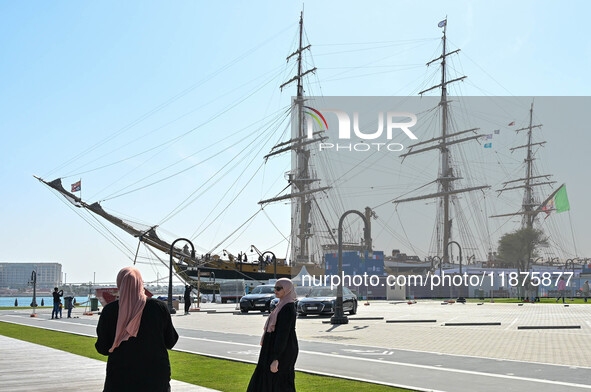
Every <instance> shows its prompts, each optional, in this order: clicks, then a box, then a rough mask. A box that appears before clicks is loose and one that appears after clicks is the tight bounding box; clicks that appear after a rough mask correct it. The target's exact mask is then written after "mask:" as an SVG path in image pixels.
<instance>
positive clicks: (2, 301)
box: [0, 296, 88, 307]
mask: <svg viewBox="0 0 591 392" xmlns="http://www.w3.org/2000/svg"><path fill="white" fill-rule="evenodd" d="M41 298H43V300H44V301H45V306H51V305H52V304H53V297H37V305H39V306H41ZM15 299H18V306H29V305H30V304H31V301H33V297H0V307H2V306H14V300H15ZM86 300H88V297H82V296H80V297H76V301H77V302H85V301H86ZM62 303H64V300H63V299H62Z"/></svg>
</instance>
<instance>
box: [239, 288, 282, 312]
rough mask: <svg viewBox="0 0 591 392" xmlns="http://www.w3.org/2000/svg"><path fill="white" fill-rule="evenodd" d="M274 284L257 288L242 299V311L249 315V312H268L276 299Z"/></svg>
mask: <svg viewBox="0 0 591 392" xmlns="http://www.w3.org/2000/svg"><path fill="white" fill-rule="evenodd" d="M274 287H275V285H274V284H264V285H261V286H257V287H255V288H254V290H252V292H251V293H250V294H247V295H245V296H244V297H242V298H240V311H241V312H242V313H248V311H249V310H260V311H261V312H268V311H269V308H270V303H271V300H272V299H273V298H275V291H273V288H274Z"/></svg>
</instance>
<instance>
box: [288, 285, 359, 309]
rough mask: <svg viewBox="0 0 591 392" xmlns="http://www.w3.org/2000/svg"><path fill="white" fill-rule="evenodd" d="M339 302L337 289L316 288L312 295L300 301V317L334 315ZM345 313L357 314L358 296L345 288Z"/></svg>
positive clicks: (311, 292)
mask: <svg viewBox="0 0 591 392" xmlns="http://www.w3.org/2000/svg"><path fill="white" fill-rule="evenodd" d="M336 302H337V288H336V287H335V288H333V289H331V288H330V287H314V288H313V289H312V291H310V294H308V295H307V296H306V297H305V298H302V299H300V300H299V301H298V307H297V309H298V315H300V316H307V315H309V314H318V315H320V314H323V315H330V314H334V309H335V304H336ZM343 311H344V312H349V314H355V313H357V296H356V295H355V294H353V292H352V291H351V290H349V289H348V288H346V287H343Z"/></svg>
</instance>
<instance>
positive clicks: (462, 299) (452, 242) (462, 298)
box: [443, 241, 466, 303]
mask: <svg viewBox="0 0 591 392" xmlns="http://www.w3.org/2000/svg"><path fill="white" fill-rule="evenodd" d="M451 244H456V245H457V246H458V249H459V250H460V276H461V275H462V247H461V246H460V244H458V242H457V241H449V242H448V243H447V244H446V245H445V252H444V253H443V254H447V248H449V245H451ZM463 286H464V285H463V284H462V285H460V293H459V294H460V295H459V297H458V302H463V303H465V302H466V298H464V297H462V291H463V290H462V288H463Z"/></svg>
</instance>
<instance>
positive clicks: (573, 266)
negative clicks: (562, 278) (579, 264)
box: [564, 259, 577, 300]
mask: <svg viewBox="0 0 591 392" xmlns="http://www.w3.org/2000/svg"><path fill="white" fill-rule="evenodd" d="M575 260H577V259H568V260H566V263H565V264H564V271H565V272H566V269H567V268H568V264H569V263H570V264H571V266H572V268H573V276H572V277H571V279H572V282H573V283H572V285H571V288H570V293H571V298H572V299H573V300H574V299H575V292H574V291H575V285H574V283H575Z"/></svg>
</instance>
